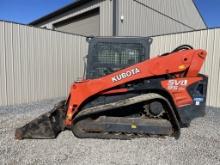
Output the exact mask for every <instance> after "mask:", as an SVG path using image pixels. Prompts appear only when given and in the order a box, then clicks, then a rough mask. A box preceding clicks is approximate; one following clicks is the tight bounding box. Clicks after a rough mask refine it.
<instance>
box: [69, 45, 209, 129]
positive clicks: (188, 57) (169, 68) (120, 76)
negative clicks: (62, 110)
mask: <svg viewBox="0 0 220 165" xmlns="http://www.w3.org/2000/svg"><path fill="white" fill-rule="evenodd" d="M206 54H207V53H206V51H204V50H200V49H199V50H193V49H192V50H185V51H178V52H174V53H171V54H168V55H166V56H157V57H154V58H152V59H150V60H146V61H143V62H141V63H138V64H135V65H132V66H130V67H128V68H125V69H122V70H119V71H117V72H114V73H112V74H109V75H106V76H104V77H101V78H97V79H93V80H84V81H81V82H76V83H74V84H73V85H72V86H71V89H70V94H69V97H68V98H69V99H68V110H67V114H66V119H65V125H66V126H71V125H72V124H73V122H74V116H75V115H76V113H77V112H78V110H79V108H80V106H81V105H82V104H83V103H84V102H85V101H86V100H87V99H88V98H90V97H92V96H94V95H97V94H101V93H105V92H111V90H112V89H113V88H114V87H117V86H120V85H123V84H126V83H129V82H132V81H136V80H139V79H146V78H151V77H155V76H161V75H170V74H177V76H178V74H179V73H181V72H185V75H186V76H185V77H186V78H191V79H190V80H189V83H190V84H192V83H194V82H196V81H198V80H200V79H201V78H198V77H196V76H197V75H198V73H199V71H200V69H201V67H202V64H203V63H204V60H205V57H206ZM193 78H194V79H193ZM113 90H115V89H113ZM121 90H123V91H126V89H121ZM116 92H117V90H116ZM118 92H120V89H119V90H118ZM182 92H183V94H185V95H187V92H186V91H184V90H183V91H182ZM179 95H181V93H180V94H179ZM177 99H178V98H177ZM183 99H185V100H186V101H184V100H181V102H179V104H178V102H176V101H175V100H176V99H175V98H174V101H175V103H176V104H177V105H176V106H177V107H181V106H182V105H181V104H186V103H187V102H188V103H190V102H189V101H190V96H189V95H188V96H186V97H183Z"/></svg>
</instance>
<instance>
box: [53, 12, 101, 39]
mask: <svg viewBox="0 0 220 165" xmlns="http://www.w3.org/2000/svg"><path fill="white" fill-rule="evenodd" d="M99 25H100V14H99V9H95V10H92V11H89V12H86V13H83V14H81V15H78V16H75V17H73V18H70V19H67V20H64V21H62V22H59V23H56V24H54V28H55V30H58V31H63V32H68V33H76V34H81V35H87V36H88V35H94V36H99V35H100V26H99Z"/></svg>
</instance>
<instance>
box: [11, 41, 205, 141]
mask: <svg viewBox="0 0 220 165" xmlns="http://www.w3.org/2000/svg"><path fill="white" fill-rule="evenodd" d="M88 41H89V43H90V46H89V54H88V56H87V67H85V68H86V70H85V75H86V76H85V77H86V78H84V79H83V80H81V81H77V82H75V83H73V84H72V85H71V88H70V91H69V95H68V97H67V99H66V100H65V101H62V102H60V103H59V104H57V105H56V106H55V107H54V109H52V110H51V111H49V112H47V113H46V114H43V115H41V116H40V117H38V118H37V119H35V120H33V121H31V122H30V123H28V124H27V125H25V126H23V127H21V128H18V129H17V130H16V133H15V136H16V139H23V138H56V136H57V135H58V134H59V133H60V132H61V131H63V130H65V129H70V130H72V132H73V134H74V135H75V136H77V137H80V138H104V139H109V138H119V139H130V138H133V137H143V136H151V135H154V136H155V135H157V136H165V135H168V136H175V137H179V135H180V128H181V127H185V126H189V124H190V121H191V120H192V119H193V118H195V117H200V116H203V115H204V114H205V102H206V90H207V80H208V78H207V77H206V76H205V75H202V74H199V71H200V69H201V67H202V65H203V63H204V60H205V57H206V51H204V50H201V49H197V50H195V49H193V48H192V47H191V46H188V45H182V46H180V47H178V48H176V49H175V50H174V51H172V52H170V53H166V54H163V55H159V56H156V57H154V58H151V59H149V48H150V46H149V45H150V43H151V42H152V39H151V38H134V37H129V38H128V37H125V38H121V37H115V38H114V37H113V38H90V39H88Z"/></svg>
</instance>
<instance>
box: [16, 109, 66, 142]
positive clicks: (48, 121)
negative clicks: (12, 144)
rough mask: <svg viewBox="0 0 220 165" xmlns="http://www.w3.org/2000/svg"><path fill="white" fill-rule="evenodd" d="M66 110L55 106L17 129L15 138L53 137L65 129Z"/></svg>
mask: <svg viewBox="0 0 220 165" xmlns="http://www.w3.org/2000/svg"><path fill="white" fill-rule="evenodd" d="M64 118H65V112H64V109H62V108H56V107H55V108H54V109H52V110H51V111H49V112H47V113H45V114H43V115H41V116H39V117H38V118H36V119H34V120H33V121H31V122H30V123H28V124H26V125H24V126H23V127H21V128H17V129H16V131H15V139H19V140H21V139H52V138H56V137H57V135H58V134H59V133H60V132H61V131H63V130H64V129H65V126H64Z"/></svg>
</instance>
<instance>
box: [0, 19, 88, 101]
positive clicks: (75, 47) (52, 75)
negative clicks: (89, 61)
mask: <svg viewBox="0 0 220 165" xmlns="http://www.w3.org/2000/svg"><path fill="white" fill-rule="evenodd" d="M87 47H88V44H87V42H86V38H85V37H82V36H77V35H69V34H64V33H60V32H55V31H49V30H45V29H39V28H33V27H28V26H24V25H19V24H12V23H7V22H0V105H12V104H19V103H27V102H32V101H37V100H43V99H48V98H54V97H61V96H66V95H67V91H68V89H69V86H70V84H71V82H73V81H74V80H76V79H77V78H79V77H82V73H83V56H85V55H86V54H87V49H88V48H87Z"/></svg>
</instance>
